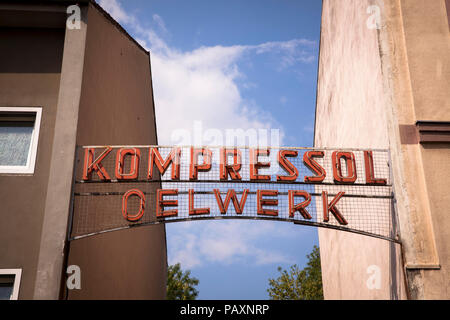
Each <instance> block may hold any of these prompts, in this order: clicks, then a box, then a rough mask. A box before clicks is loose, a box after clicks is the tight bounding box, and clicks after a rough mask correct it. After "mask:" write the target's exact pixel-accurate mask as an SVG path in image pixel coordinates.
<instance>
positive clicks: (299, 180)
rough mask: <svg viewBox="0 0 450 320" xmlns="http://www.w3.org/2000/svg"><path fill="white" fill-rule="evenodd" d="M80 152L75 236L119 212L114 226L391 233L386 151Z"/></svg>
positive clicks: (149, 148)
mask: <svg viewBox="0 0 450 320" xmlns="http://www.w3.org/2000/svg"><path fill="white" fill-rule="evenodd" d="M77 158H78V159H80V160H79V165H78V166H77V170H76V172H77V174H76V181H75V192H74V197H75V212H74V217H75V218H77V216H79V215H84V217H83V218H77V219H76V221H77V222H78V224H77V225H76V226H75V228H73V229H72V230H73V234H74V237H82V236H86V235H91V234H95V233H96V232H102V231H105V227H102V223H101V219H102V217H103V216H105V215H107V214H113V213H112V212H117V214H118V216H119V217H120V216H121V217H122V218H123V220H121V221H119V220H116V221H117V222H115V225H112V224H111V223H110V222H109V224H108V226H109V228H110V229H111V230H112V229H117V228H125V227H127V226H130V225H131V224H132V225H137V224H151V223H167V222H175V221H182V220H196V219H210V218H211V219H220V218H222V219H226V218H234V219H239V218H245V219H251V218H253V219H255V218H256V219H266V220H267V219H275V220H283V221H292V222H294V223H300V224H309V225H313V226H324V227H330V228H335V229H337V228H340V229H343V230H348V231H353V232H358V233H365V234H368V235H369V234H370V235H372V234H373V235H376V236H378V237H384V238H389V237H390V236H391V233H390V231H389V221H391V216H390V215H391V211H390V210H391V207H392V206H391V201H392V190H391V184H390V170H389V161H390V159H389V155H388V152H387V151H386V150H357V149H352V150H333V149H320V150H319V149H311V148H269V147H264V148H261V147H259V148H248V147H197V146H104V147H101V146H86V147H78V149H77ZM99 196H102V197H100V198H99ZM92 197H97V198H96V199H97V200H98V203H97V202H93V201H91V200H89V199H92ZM102 208H104V211H105V213H102V210H103V209H102ZM89 219H92V222H91V223H88V220H89ZM82 222H83V223H84V222H85V224H86V225H80V223H82ZM95 224H98V226H96V225H95ZM77 228H78V229H77Z"/></svg>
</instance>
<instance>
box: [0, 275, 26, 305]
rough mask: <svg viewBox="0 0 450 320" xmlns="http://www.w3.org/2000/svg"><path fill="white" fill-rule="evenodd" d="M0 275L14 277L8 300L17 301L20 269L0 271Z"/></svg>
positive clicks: (20, 276)
mask: <svg viewBox="0 0 450 320" xmlns="http://www.w3.org/2000/svg"><path fill="white" fill-rule="evenodd" d="M0 275H6V276H14V285H13V291H12V294H11V298H10V300H17V299H19V290H20V280H21V279H22V269H0Z"/></svg>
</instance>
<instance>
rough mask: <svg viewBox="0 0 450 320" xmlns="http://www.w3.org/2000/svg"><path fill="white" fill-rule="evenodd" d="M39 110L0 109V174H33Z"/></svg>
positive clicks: (39, 116) (39, 119)
mask: <svg viewBox="0 0 450 320" xmlns="http://www.w3.org/2000/svg"><path fill="white" fill-rule="evenodd" d="M41 111H42V109H41V108H18V107H15V108H9V107H8V108H7V107H0V173H33V172H34V165H35V161H36V151H37V144H38V138H39V126H40V122H41Z"/></svg>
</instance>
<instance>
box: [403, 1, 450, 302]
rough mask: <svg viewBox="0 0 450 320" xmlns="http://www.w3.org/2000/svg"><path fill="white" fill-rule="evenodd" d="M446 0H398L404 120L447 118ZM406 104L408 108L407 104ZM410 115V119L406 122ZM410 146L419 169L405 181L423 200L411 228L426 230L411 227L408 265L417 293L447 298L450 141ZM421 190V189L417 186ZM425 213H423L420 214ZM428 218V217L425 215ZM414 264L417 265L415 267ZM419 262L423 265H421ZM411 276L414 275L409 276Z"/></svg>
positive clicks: (449, 105) (416, 198) (449, 45)
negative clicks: (405, 81) (406, 88)
mask: <svg viewBox="0 0 450 320" xmlns="http://www.w3.org/2000/svg"><path fill="white" fill-rule="evenodd" d="M446 5H447V6H449V5H450V2H449V1H445V0H437V1H426V0H415V1H406V0H403V1H401V6H400V8H401V13H402V22H403V33H404V43H405V48H406V56H407V67H408V69H407V70H408V73H409V83H410V88H411V93H410V95H411V98H410V101H411V102H410V104H407V103H402V102H403V101H402V100H399V103H398V109H399V113H400V115H403V114H408V117H405V118H404V119H402V120H403V121H405V122H404V123H406V124H411V122H412V123H415V122H416V121H429V120H432V121H433V120H434V121H450V91H449V88H450V54H449V52H450V35H449V21H448V19H449V17H448V9H449V8H448V7H446ZM408 107H409V110H408ZM408 121H409V122H408ZM409 148H414V151H415V154H414V158H413V157H410V158H409V161H414V162H415V163H417V167H419V170H418V172H416V173H413V174H411V176H410V177H409V178H408V180H407V183H408V184H409V186H410V187H409V193H410V198H411V199H412V202H418V201H422V202H424V209H423V210H420V211H421V212H422V214H421V215H418V217H414V219H415V220H414V221H413V222H414V227H415V229H414V231H416V230H420V229H423V228H426V227H427V226H426V224H425V223H423V221H430V222H429V224H430V226H429V227H428V229H429V233H428V234H426V237H425V235H423V234H419V236H417V235H416V234H415V233H416V232H414V233H413V234H412V236H411V238H412V239H413V240H414V249H415V252H417V254H416V256H417V257H416V256H413V255H412V254H411V251H413V250H408V251H407V261H406V262H407V264H406V267H407V268H408V269H410V272H411V273H414V272H415V273H416V274H417V273H419V275H417V276H416V277H417V278H419V279H421V280H419V279H418V280H416V282H418V284H417V290H418V291H420V292H419V294H418V296H417V297H418V298H425V299H449V298H450V285H449V279H450V247H449V246H448V243H449V242H450V233H449V231H448V230H449V227H450V224H449V223H448V221H447V220H448V219H447V216H448V213H449V209H448V208H449V207H450V196H449V194H448V190H450V161H449V159H450V157H449V155H450V145H449V144H448V143H447V144H436V143H423V144H422V145H419V144H416V145H414V146H410V147H409ZM421 175H423V181H422V182H421V183H422V188H421V189H417V181H416V180H417V176H419V177H420V176H421ZM418 191H421V192H418ZM424 215H426V216H424ZM425 219H426V220H425ZM415 264H418V265H419V268H416V266H415ZM421 265H423V266H421ZM409 278H410V279H411V280H412V279H414V278H413V276H412V275H411V277H409Z"/></svg>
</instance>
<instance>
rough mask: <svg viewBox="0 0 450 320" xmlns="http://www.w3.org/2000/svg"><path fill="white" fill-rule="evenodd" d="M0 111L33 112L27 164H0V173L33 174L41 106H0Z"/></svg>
mask: <svg viewBox="0 0 450 320" xmlns="http://www.w3.org/2000/svg"><path fill="white" fill-rule="evenodd" d="M1 112H17V113H20V112H35V113H36V119H35V121H34V127H33V133H32V134H31V142H30V149H29V150H28V159H27V164H26V165H24V166H0V173H19V174H20V173H21V174H33V173H34V167H35V165H36V155H37V147H38V140H39V129H40V127H41V117H42V108H38V107H0V113H1Z"/></svg>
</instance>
